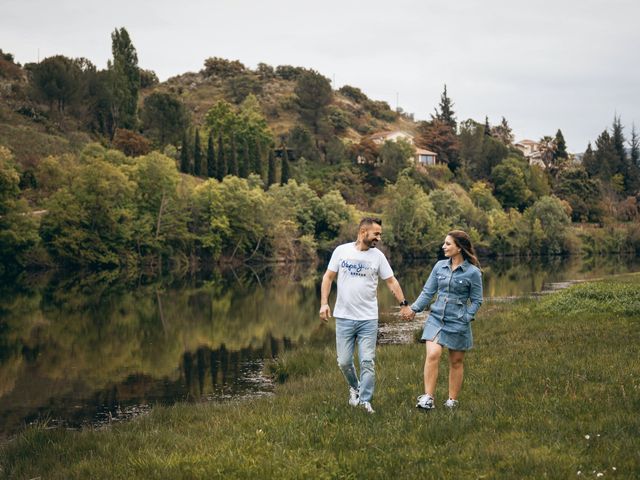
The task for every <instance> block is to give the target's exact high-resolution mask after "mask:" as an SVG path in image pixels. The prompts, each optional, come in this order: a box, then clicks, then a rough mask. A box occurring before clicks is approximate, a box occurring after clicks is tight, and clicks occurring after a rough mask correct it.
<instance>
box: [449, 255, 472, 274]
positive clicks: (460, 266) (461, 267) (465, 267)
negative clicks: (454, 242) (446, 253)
mask: <svg viewBox="0 0 640 480" xmlns="http://www.w3.org/2000/svg"><path fill="white" fill-rule="evenodd" d="M445 266H446V267H448V268H449V270H451V271H453V268H451V259H450V258H449V259H448V260H447V263H446V265H445ZM458 267H459V268H460V270H462V271H463V272H464V271H465V270H466V269H467V268H469V261H468V260H467V259H465V260H464V262H462V263H461V264H460V265H458Z"/></svg>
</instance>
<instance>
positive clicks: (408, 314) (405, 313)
mask: <svg viewBox="0 0 640 480" xmlns="http://www.w3.org/2000/svg"><path fill="white" fill-rule="evenodd" d="M400 315H401V316H402V319H403V320H413V318H414V317H415V316H416V312H414V311H413V310H411V307H409V306H408V305H407V306H404V307H402V308H401V309H400Z"/></svg>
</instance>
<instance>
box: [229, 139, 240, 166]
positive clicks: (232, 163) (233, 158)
mask: <svg viewBox="0 0 640 480" xmlns="http://www.w3.org/2000/svg"><path fill="white" fill-rule="evenodd" d="M229 174H230V175H235V176H236V177H237V176H238V151H237V148H236V136H235V135H234V134H233V133H232V134H231V158H230V161H229Z"/></svg>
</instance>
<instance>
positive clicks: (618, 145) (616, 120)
mask: <svg viewBox="0 0 640 480" xmlns="http://www.w3.org/2000/svg"><path fill="white" fill-rule="evenodd" d="M622 129H623V127H622V122H621V121H620V117H619V116H618V117H613V128H612V130H611V143H612V146H613V149H614V150H615V152H616V162H615V163H616V165H615V166H614V168H613V171H612V173H613V174H616V173H622V174H623V175H626V174H627V173H628V172H627V171H626V170H627V169H626V168H625V166H626V164H627V151H626V150H625V148H624V142H625V140H624V134H623V133H622Z"/></svg>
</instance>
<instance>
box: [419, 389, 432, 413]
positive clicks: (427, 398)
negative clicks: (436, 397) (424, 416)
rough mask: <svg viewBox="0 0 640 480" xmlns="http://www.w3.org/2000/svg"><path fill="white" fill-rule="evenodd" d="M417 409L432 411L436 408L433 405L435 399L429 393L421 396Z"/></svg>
mask: <svg viewBox="0 0 640 480" xmlns="http://www.w3.org/2000/svg"><path fill="white" fill-rule="evenodd" d="M416 408H422V409H423V410H431V409H432V408H435V405H434V404H433V397H432V396H431V395H429V394H428V393H425V394H423V395H420V396H419V397H418V403H417V404H416Z"/></svg>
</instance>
